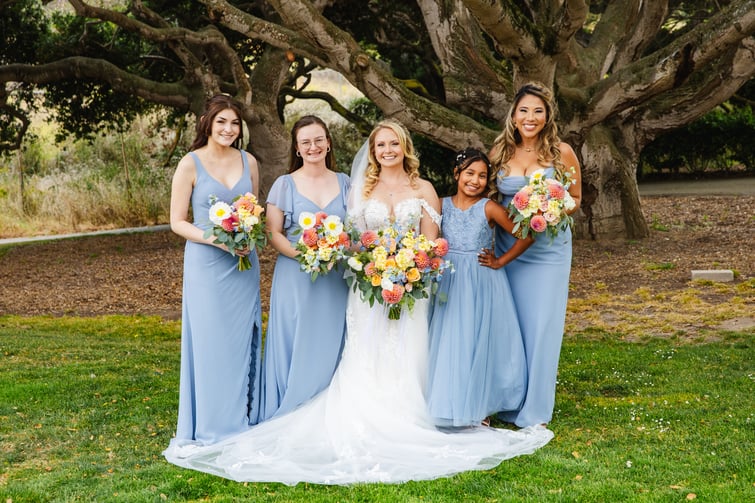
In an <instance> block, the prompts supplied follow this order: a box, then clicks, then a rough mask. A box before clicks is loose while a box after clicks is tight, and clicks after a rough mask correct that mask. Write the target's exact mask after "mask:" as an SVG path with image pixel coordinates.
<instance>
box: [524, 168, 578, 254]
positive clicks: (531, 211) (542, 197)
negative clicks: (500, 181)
mask: <svg viewBox="0 0 755 503" xmlns="http://www.w3.org/2000/svg"><path fill="white" fill-rule="evenodd" d="M573 170H574V168H572V171H573ZM571 176H572V174H571V173H569V172H567V173H566V174H565V176H564V177H563V180H557V179H555V178H547V177H546V176H545V170H544V169H538V170H537V171H535V172H534V173H533V174H532V175H531V176H530V181H529V183H528V184H527V185H525V186H524V187H522V188H521V189H519V192H517V193H516V194H515V195H514V198H513V199H512V200H511V202H510V203H509V214H510V215H511V217H512V219H513V221H514V228H513V231H512V233H513V234H514V235H516V236H519V237H522V238H526V237H527V235H528V234H529V233H530V232H534V233H545V234H546V235H547V236H548V237H550V240H551V242H553V238H555V237H556V236H557V235H558V233H559V232H561V231H564V230H566V228H567V227H570V226H571V225H572V224H573V222H574V219H573V218H572V216H571V215H569V214H567V211H569V210H571V209H573V208H574V206H575V204H576V203H575V202H574V199H572V197H571V194H569V186H570V185H571Z"/></svg>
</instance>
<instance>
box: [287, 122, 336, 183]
mask: <svg viewBox="0 0 755 503" xmlns="http://www.w3.org/2000/svg"><path fill="white" fill-rule="evenodd" d="M312 124H317V125H318V126H321V127H322V128H323V129H324V130H325V138H326V139H327V140H328V153H327V154H326V155H325V167H327V168H328V169H330V170H334V169H335V166H336V157H335V154H334V153H333V139H332V138H331V137H330V130H328V126H327V125H326V124H325V122H324V121H323V120H322V119H321V118H319V117H318V116H316V115H305V116H304V117H302V118H301V119H299V120H298V121H296V123H295V124H294V127H292V128H291V149H290V150H289V153H288V172H289V173H293V172H294V171H296V170H297V169H299V168H301V167H302V166H303V165H304V159H302V158H301V157H300V156H298V155H296V154H297V153H298V150H297V149H296V144H297V138H296V137H297V135H298V134H299V130H300V129H301V128H303V127H305V126H311V125H312Z"/></svg>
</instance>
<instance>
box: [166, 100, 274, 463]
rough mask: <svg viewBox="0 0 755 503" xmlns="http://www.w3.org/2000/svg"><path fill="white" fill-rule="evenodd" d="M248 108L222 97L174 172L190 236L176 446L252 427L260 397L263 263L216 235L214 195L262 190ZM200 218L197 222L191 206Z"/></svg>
mask: <svg viewBox="0 0 755 503" xmlns="http://www.w3.org/2000/svg"><path fill="white" fill-rule="evenodd" d="M241 134H242V133H241V107H240V105H239V104H238V103H237V102H235V101H234V100H233V99H232V98H230V97H229V96H225V95H217V96H215V97H213V98H210V99H209V100H208V102H207V105H206V109H205V113H204V114H203V115H202V116H201V117H200V119H199V121H198V123H197V137H196V139H195V140H194V143H193V144H192V146H191V149H190V150H191V151H190V152H189V154H187V155H186V156H184V157H183V159H181V161H180V162H179V163H178V167H177V169H176V172H175V175H174V177H173V186H172V191H171V202H170V225H171V229H172V230H173V232H175V233H176V234H178V235H180V236H182V237H184V238H186V250H185V253H184V276H183V306H182V319H181V382H180V391H179V405H178V427H177V430H176V436H175V438H174V439H173V440H172V441H171V446H170V447H169V448H168V450H169V451H170V450H171V449H174V448H176V447H179V446H185V445H192V444H197V445H207V444H213V443H216V442H218V441H220V440H222V439H224V438H226V437H229V436H231V435H234V434H237V433H240V432H242V431H245V430H247V429H248V428H249V425H250V422H251V419H252V418H253V417H254V416H256V413H257V403H258V401H259V397H258V394H259V382H258V381H259V366H260V337H261V334H260V332H261V331H260V327H261V324H262V319H261V312H260V311H261V308H260V289H259V285H260V268H259V261H258V259H257V253H256V251H255V250H245V251H243V252H241V253H243V254H246V255H248V256H249V258H250V260H251V263H252V267H251V269H249V270H247V271H239V270H238V269H237V265H238V261H239V259H238V257H237V256H233V255H231V254H230V253H229V251H228V249H227V248H226V246H225V245H219V244H216V243H215V242H214V240H215V238H214V237H210V238H207V239H205V238H204V237H203V234H204V230H205V229H207V228H209V227H210V226H211V225H212V224H211V223H210V220H209V215H208V212H209V208H210V202H209V198H210V196H211V195H215V196H217V197H218V198H219V199H220V200H223V201H226V202H231V201H232V200H233V199H234V198H235V197H236V196H238V195H240V194H244V193H247V192H252V193H253V194H255V195H256V194H257V187H258V180H259V171H258V167H257V161H256V160H255V158H254V157H253V156H251V155H250V154H249V153H247V152H245V151H243V150H240V148H239V146H240V143H241V140H242V138H241ZM190 207H191V210H192V213H193V221H190V220H189V213H190V211H189V209H190Z"/></svg>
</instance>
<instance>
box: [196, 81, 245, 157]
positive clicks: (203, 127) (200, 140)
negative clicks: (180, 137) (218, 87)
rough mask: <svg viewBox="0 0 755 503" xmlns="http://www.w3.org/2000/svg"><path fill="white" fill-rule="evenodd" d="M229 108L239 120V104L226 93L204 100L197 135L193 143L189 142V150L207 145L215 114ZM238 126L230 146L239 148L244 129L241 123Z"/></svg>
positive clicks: (242, 139)
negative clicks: (237, 131)
mask: <svg viewBox="0 0 755 503" xmlns="http://www.w3.org/2000/svg"><path fill="white" fill-rule="evenodd" d="M229 109H230V110H233V111H234V112H235V113H236V116H237V117H238V119H239V122H241V104H239V102H238V101H236V100H234V99H233V98H231V97H230V96H228V95H227V94H216V95H215V96H213V97H212V98H209V99H208V100H207V101H206V102H205V105H204V113H203V114H202V116H201V117H199V120H198V121H197V136H196V138H194V143H192V144H191V147H189V150H196V149H198V148H199V147H204V146H205V145H207V141H208V140H209V138H210V136H212V123H213V121H214V120H215V116H216V115H218V114H219V113H220V112H222V111H223V110H229ZM239 126H240V130H239V136H238V137H237V138H236V140H235V141H234V142H233V144H232V145H231V146H232V147H235V148H238V149H241V144H242V143H243V141H244V138H243V136H244V129H243V126H241V124H239Z"/></svg>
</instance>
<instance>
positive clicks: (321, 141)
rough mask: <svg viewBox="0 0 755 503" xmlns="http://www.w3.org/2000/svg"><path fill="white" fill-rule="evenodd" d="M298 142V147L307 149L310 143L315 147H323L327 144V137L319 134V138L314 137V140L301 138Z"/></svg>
mask: <svg viewBox="0 0 755 503" xmlns="http://www.w3.org/2000/svg"><path fill="white" fill-rule="evenodd" d="M298 143H299V147H300V148H302V149H304V150H307V149H308V148H309V147H311V146H312V145H314V146H315V147H323V146H325V145H327V143H328V139H327V138H325V137H322V136H321V137H319V138H315V139H314V140H302V141H300V142H298Z"/></svg>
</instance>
